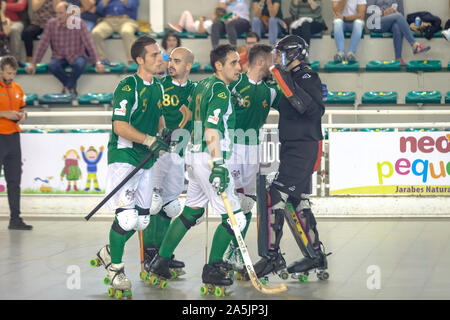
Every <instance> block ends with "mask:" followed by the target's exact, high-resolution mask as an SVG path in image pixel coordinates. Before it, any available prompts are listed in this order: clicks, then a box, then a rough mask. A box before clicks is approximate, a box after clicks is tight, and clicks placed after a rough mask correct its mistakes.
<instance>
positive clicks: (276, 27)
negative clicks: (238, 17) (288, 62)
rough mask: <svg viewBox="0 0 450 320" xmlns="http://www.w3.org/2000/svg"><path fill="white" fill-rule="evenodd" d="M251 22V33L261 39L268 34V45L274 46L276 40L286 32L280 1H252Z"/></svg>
mask: <svg viewBox="0 0 450 320" xmlns="http://www.w3.org/2000/svg"><path fill="white" fill-rule="evenodd" d="M252 1H253V20H252V31H253V32H256V33H257V34H258V36H259V37H260V38H261V37H262V36H263V35H264V34H265V33H266V32H269V43H270V45H272V46H274V45H275V44H276V43H277V38H278V37H280V36H282V35H283V30H284V31H286V32H287V26H286V24H285V23H284V21H283V13H282V11H281V0H252Z"/></svg>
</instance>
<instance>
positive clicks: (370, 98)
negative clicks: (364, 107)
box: [361, 91, 398, 104]
mask: <svg viewBox="0 0 450 320" xmlns="http://www.w3.org/2000/svg"><path fill="white" fill-rule="evenodd" d="M397 96H398V95H397V92H394V91H369V92H366V93H364V94H363V96H362V98H361V102H362V103H365V104H397Z"/></svg>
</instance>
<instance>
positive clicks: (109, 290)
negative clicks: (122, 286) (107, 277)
mask: <svg viewBox="0 0 450 320" xmlns="http://www.w3.org/2000/svg"><path fill="white" fill-rule="evenodd" d="M115 293H116V291H115V290H114V288H109V289H108V297H114V294H115Z"/></svg>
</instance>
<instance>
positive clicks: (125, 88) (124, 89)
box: [122, 85, 131, 92]
mask: <svg viewBox="0 0 450 320" xmlns="http://www.w3.org/2000/svg"><path fill="white" fill-rule="evenodd" d="M122 91H126V92H130V91H131V88H130V86H129V85H126V86H125V87H123V88H122Z"/></svg>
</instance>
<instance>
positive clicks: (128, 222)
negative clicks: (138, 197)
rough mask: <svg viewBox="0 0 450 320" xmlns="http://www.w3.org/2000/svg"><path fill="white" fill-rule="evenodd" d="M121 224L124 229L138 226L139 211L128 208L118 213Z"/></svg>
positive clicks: (127, 229) (129, 229) (128, 229)
mask: <svg viewBox="0 0 450 320" xmlns="http://www.w3.org/2000/svg"><path fill="white" fill-rule="evenodd" d="M116 217H117V221H118V222H119V226H120V227H121V228H122V229H123V230H124V231H131V230H133V229H134V228H135V227H136V224H137V223H138V212H137V210H135V209H126V210H124V211H120V212H119V213H118V214H116Z"/></svg>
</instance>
